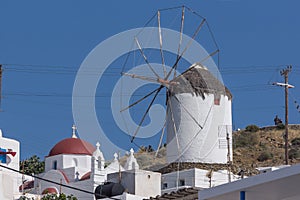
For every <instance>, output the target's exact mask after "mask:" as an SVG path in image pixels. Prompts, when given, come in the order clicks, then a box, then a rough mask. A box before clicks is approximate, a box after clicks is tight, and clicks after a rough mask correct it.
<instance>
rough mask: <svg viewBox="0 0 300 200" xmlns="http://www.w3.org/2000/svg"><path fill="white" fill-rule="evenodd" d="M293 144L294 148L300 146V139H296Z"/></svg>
mask: <svg viewBox="0 0 300 200" xmlns="http://www.w3.org/2000/svg"><path fill="white" fill-rule="evenodd" d="M291 143H292V145H293V146H300V138H294V139H293V140H292V141H291Z"/></svg>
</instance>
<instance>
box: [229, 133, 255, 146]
mask: <svg viewBox="0 0 300 200" xmlns="http://www.w3.org/2000/svg"><path fill="white" fill-rule="evenodd" d="M233 141H234V143H235V147H236V148H238V147H253V146H255V145H257V144H258V143H259V136H258V134H257V133H254V132H242V133H241V134H239V135H234V136H233Z"/></svg>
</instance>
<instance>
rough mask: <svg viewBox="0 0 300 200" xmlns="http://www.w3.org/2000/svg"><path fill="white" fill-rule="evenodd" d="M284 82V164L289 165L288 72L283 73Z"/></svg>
mask: <svg viewBox="0 0 300 200" xmlns="http://www.w3.org/2000/svg"><path fill="white" fill-rule="evenodd" d="M284 82H285V84H286V85H285V138H284V139H285V148H284V149H285V164H286V165H288V164H289V159H288V143H289V114H288V112H289V108H288V106H289V104H288V91H289V89H288V71H285V73H284Z"/></svg>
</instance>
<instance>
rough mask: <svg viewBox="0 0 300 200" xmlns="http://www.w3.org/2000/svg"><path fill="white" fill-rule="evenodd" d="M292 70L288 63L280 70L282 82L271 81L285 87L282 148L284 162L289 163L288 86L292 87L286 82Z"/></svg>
mask: <svg viewBox="0 0 300 200" xmlns="http://www.w3.org/2000/svg"><path fill="white" fill-rule="evenodd" d="M291 70H292V66H291V65H288V66H287V68H286V69H283V70H281V71H280V75H281V76H283V77H284V83H273V85H277V86H281V87H284V88H285V135H284V140H285V145H284V150H285V164H286V165H288V164H289V158H288V146H289V101H288V100H289V99H288V95H289V88H294V86H293V85H290V84H289V83H288V80H289V73H290V72H291Z"/></svg>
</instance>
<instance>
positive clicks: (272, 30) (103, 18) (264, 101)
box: [0, 0, 300, 159]
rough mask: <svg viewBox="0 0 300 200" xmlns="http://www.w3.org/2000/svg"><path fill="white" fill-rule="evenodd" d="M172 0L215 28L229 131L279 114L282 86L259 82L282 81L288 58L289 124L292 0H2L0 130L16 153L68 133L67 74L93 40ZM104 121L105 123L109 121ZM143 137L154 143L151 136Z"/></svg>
mask: <svg viewBox="0 0 300 200" xmlns="http://www.w3.org/2000/svg"><path fill="white" fill-rule="evenodd" d="M180 5H186V6H188V7H190V8H192V9H193V10H195V11H197V12H198V13H199V14H201V15H202V16H204V17H205V18H206V19H207V20H208V22H209V25H210V27H211V29H212V31H213V33H214V36H215V38H216V40H217V43H218V46H219V47H220V72H221V74H222V77H223V80H224V82H225V84H226V85H227V87H228V88H229V89H230V90H231V91H232V93H233V96H234V99H233V125H234V127H235V128H244V127H245V126H246V125H248V124H256V125H259V126H266V125H271V124H273V118H274V116H275V115H276V114H278V115H279V117H281V118H282V119H283V118H284V90H283V88H278V87H275V86H270V85H268V84H269V83H270V82H275V81H279V82H280V81H283V78H282V77H281V76H280V73H279V71H280V69H283V68H284V67H285V65H287V64H291V65H293V71H292V72H291V74H290V83H291V84H293V85H295V88H294V89H291V90H290V92H291V96H290V103H289V105H290V123H299V122H300V114H299V112H298V111H297V110H296V108H295V105H294V103H293V101H294V100H296V101H298V102H300V93H299V91H300V89H299V88H300V81H299V78H298V77H299V75H300V62H299V46H300V15H299V11H298V8H299V6H300V3H299V2H298V1H296V0H295V1H272V3H270V2H268V1H257V0H255V1H247V2H246V1H239V0H219V1H217V0H214V1H171V0H166V1H106V2H104V1H48V2H40V1H26V2H19V3H16V2H8V1H1V2H0V26H1V27H0V63H2V64H3V68H4V72H3V81H2V88H3V90H2V95H3V99H2V104H1V109H2V112H0V127H1V128H2V130H3V133H4V136H6V137H10V138H15V139H17V140H19V141H20V142H21V151H22V152H21V158H26V157H29V156H31V155H34V154H37V155H39V156H40V157H42V158H43V157H44V156H46V155H47V154H48V152H49V150H50V149H51V147H52V146H53V145H54V144H55V143H57V142H58V141H60V140H61V139H63V138H66V137H69V136H70V135H71V126H72V124H73V116H72V89H73V84H74V80H75V76H76V72H77V70H78V69H79V67H80V65H81V63H82V62H83V60H84V58H85V57H86V56H87V55H88V53H89V52H90V51H91V50H92V49H93V48H94V47H95V46H97V45H98V44H99V43H100V42H101V41H104V40H105V39H107V38H108V37H110V36H113V35H115V34H117V33H119V32H122V31H125V30H128V29H132V28H137V27H141V26H143V25H144V24H145V22H146V21H147V20H148V19H149V18H150V17H151V16H153V15H154V14H155V12H156V11H157V9H159V8H168V7H174V6H180ZM120 71H121V70H120ZM116 73H119V72H118V71H116ZM113 76H114V75H113ZM106 78H107V77H106ZM103 84H105V83H103ZM97 92H98V93H99V96H100V97H99V102H100V103H98V104H97V109H98V110H97V111H99V113H97V114H98V117H99V119H100V120H101V119H103V118H105V117H103V116H106V115H107V114H108V113H109V112H110V110H109V109H108V107H107V105H106V104H105V102H107V98H109V97H108V96H107V95H106V94H102V95H101V91H97ZM104 121H105V119H104ZM104 123H105V124H106V125H107V127H106V128H107V129H109V127H110V123H113V122H111V121H109V120H107V121H105V122H104ZM112 126H113V125H112ZM113 130H114V129H113ZM115 140H116V141H115V142H118V140H117V139H116V138H115ZM119 142H120V141H119ZM147 142H149V143H150V142H152V143H153V144H154V146H155V144H156V143H157V138H152V140H151V141H147ZM121 146H123V147H124V148H127V147H128V148H129V147H130V146H131V144H130V141H129V139H128V142H127V141H125V140H122V145H121ZM103 151H105V150H103ZM111 158H113V156H111ZM108 159H109V158H108Z"/></svg>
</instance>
